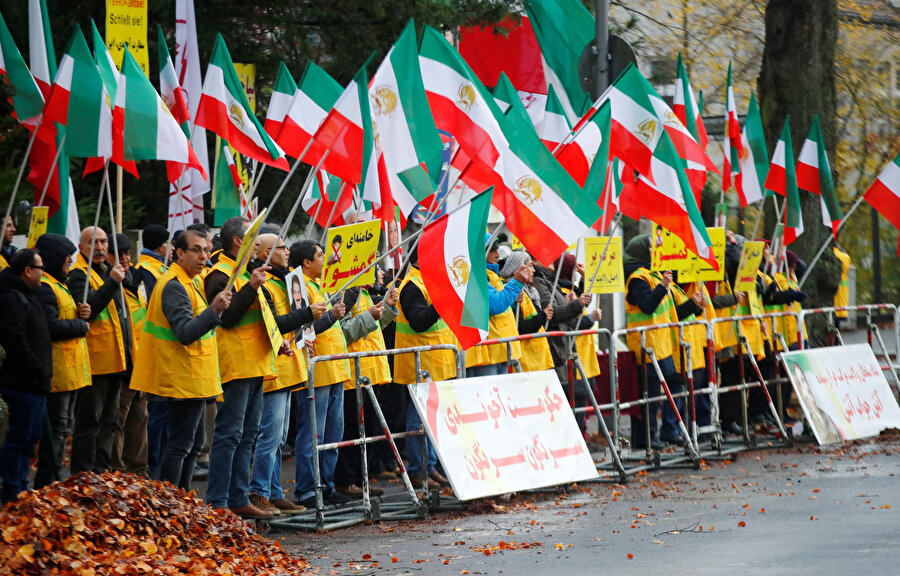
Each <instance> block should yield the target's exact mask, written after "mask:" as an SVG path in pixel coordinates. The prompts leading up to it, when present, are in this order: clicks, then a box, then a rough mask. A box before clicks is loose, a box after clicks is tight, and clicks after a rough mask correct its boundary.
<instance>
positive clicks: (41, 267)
mask: <svg viewBox="0 0 900 576" xmlns="http://www.w3.org/2000/svg"><path fill="white" fill-rule="evenodd" d="M26 268H35V269H37V270H43V269H44V267H43V266H26Z"/></svg>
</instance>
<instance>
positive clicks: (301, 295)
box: [284, 268, 309, 310]
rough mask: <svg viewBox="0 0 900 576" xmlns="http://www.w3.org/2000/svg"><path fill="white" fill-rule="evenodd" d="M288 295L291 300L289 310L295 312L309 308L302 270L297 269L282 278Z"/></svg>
mask: <svg viewBox="0 0 900 576" xmlns="http://www.w3.org/2000/svg"><path fill="white" fill-rule="evenodd" d="M284 283H285V284H286V285H287V289H288V295H289V296H290V299H291V309H293V310H296V309H298V308H303V307H305V306H309V297H308V296H307V295H306V282H304V279H303V270H302V269H301V268H298V269H296V270H294V271H293V272H290V273H289V274H288V275H287V276H285V277H284Z"/></svg>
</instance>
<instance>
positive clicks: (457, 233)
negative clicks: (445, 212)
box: [444, 203, 483, 303]
mask: <svg viewBox="0 0 900 576" xmlns="http://www.w3.org/2000/svg"><path fill="white" fill-rule="evenodd" d="M471 209H472V204H471V203H467V204H466V205H465V207H464V208H460V209H459V210H457V211H455V212H453V213H452V214H450V215H449V216H448V217H447V229H446V232H445V233H444V263H446V264H448V265H452V264H453V262H454V260H456V259H457V258H459V257H462V258H465V260H466V265H467V266H468V267H469V270H471V269H472V255H471V254H469V212H471ZM479 256H480V257H481V256H483V255H481V254H479ZM447 273H448V274H450V271H449V270H448V271H447ZM450 284H451V285H452V286H453V289H454V290H455V291H456V296H457V297H458V298H459V301H460V302H462V303H465V301H466V287H467V286H468V284H469V283H468V282H459V283H458V284H457V283H456V282H450Z"/></svg>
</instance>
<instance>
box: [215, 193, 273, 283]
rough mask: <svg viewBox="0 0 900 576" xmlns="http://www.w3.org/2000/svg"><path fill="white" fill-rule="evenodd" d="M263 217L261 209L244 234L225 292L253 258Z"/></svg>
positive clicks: (263, 212)
mask: <svg viewBox="0 0 900 576" xmlns="http://www.w3.org/2000/svg"><path fill="white" fill-rule="evenodd" d="M265 217H266V208H263V211H262V212H260V213H259V216H257V217H256V218H255V219H254V220H253V222H251V223H250V227H249V228H247V231H246V232H244V237H243V239H242V240H241V249H240V250H238V253H237V258H235V260H234V262H235V266H234V271H233V272H232V273H231V278H229V279H228V284H227V285H226V286H225V290H231V287H232V286H234V281H235V280H237V279H238V278H240V276H241V274H243V273H244V272H245V271H246V270H247V263H248V262H250V258H251V257H252V256H253V252H254V250H253V249H254V247H255V246H256V240H257V238H259V228H260V226H262V222H263V218H265Z"/></svg>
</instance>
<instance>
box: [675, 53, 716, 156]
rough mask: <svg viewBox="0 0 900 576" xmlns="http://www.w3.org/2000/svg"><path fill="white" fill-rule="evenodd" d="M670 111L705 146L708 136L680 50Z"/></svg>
mask: <svg viewBox="0 0 900 576" xmlns="http://www.w3.org/2000/svg"><path fill="white" fill-rule="evenodd" d="M672 111H673V112H675V116H677V117H678V119H679V120H681V123H682V124H684V125H685V127H686V128H687V129H688V131H689V132H690V133H691V136H693V137H694V140H696V141H697V142H699V143H700V146H701V147H702V148H704V149H705V148H706V145H707V144H708V143H709V136H707V134H706V126H704V124H703V117H702V116H701V115H700V112H701V110H700V108H699V107H698V106H697V100H696V99H695V98H694V88H693V87H692V86H691V81H690V79H689V78H688V74H687V70H686V69H685V68H684V61H682V59H681V52H679V53H678V77H677V78H675V97H674V99H673V102H672Z"/></svg>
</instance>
